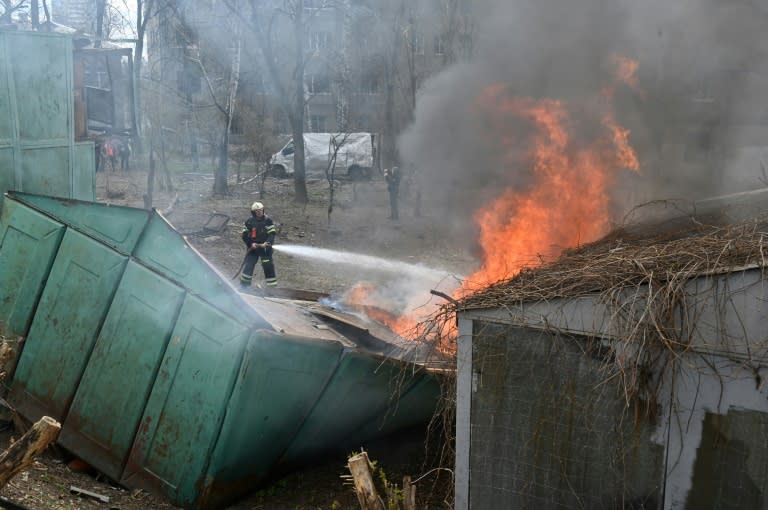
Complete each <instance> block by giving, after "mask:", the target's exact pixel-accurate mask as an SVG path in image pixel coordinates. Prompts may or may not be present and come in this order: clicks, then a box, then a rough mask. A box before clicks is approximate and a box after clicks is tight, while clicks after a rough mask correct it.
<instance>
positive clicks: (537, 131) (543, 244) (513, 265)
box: [345, 56, 642, 351]
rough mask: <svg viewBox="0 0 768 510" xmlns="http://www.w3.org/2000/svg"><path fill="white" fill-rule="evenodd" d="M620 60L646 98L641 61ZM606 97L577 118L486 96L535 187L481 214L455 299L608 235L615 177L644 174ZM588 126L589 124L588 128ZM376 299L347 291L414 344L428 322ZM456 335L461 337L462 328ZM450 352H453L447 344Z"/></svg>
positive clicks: (624, 75)
mask: <svg viewBox="0 0 768 510" xmlns="http://www.w3.org/2000/svg"><path fill="white" fill-rule="evenodd" d="M612 62H613V63H614V65H615V67H616V75H617V80H618V81H620V82H622V83H624V84H626V85H627V86H629V87H630V88H632V89H633V90H635V91H636V92H638V93H640V94H642V91H641V90H640V87H639V83H638V81H637V77H636V72H637V69H638V65H637V62H636V61H633V60H630V59H626V58H623V57H619V56H614V57H613V59H612ZM602 92H603V94H602V101H599V102H598V103H597V107H596V108H594V109H584V110H583V111H582V110H580V111H579V112H577V113H575V114H574V111H573V110H572V109H570V108H569V106H568V104H567V103H566V102H564V101H558V100H552V99H534V98H530V97H515V96H511V95H509V94H508V93H507V90H506V87H505V86H504V85H503V84H494V85H491V86H489V87H487V88H486V89H484V90H483V92H482V93H481V94H480V95H479V97H478V99H477V103H476V104H477V107H478V108H479V110H480V111H481V113H482V114H483V116H484V117H485V118H486V119H488V120H489V121H490V122H489V124H490V126H491V128H492V133H493V136H494V137H498V138H499V140H498V146H500V147H504V148H505V150H506V151H507V152H506V153H505V154H504V155H503V157H504V161H503V163H504V164H505V165H506V166H507V167H508V168H509V169H510V170H515V169H516V167H517V166H518V165H520V164H521V163H520V159H519V158H518V157H517V154H518V152H519V149H520V147H526V148H525V150H524V152H525V158H524V160H525V162H526V165H527V166H528V167H529V169H530V172H531V174H532V182H530V183H529V184H528V185H527V186H526V188H525V189H511V188H510V189H506V190H504V191H503V192H502V193H501V194H500V195H499V196H498V197H497V198H496V199H495V200H494V201H493V202H491V203H490V204H488V205H487V206H485V207H483V208H482V209H480V210H478V211H476V212H475V214H474V220H475V222H476V223H477V225H478V228H479V231H480V234H479V241H480V245H481V248H482V250H483V257H482V262H481V267H480V268H479V269H478V270H477V271H476V272H475V273H474V274H472V275H471V276H470V277H468V278H467V279H466V280H465V281H464V283H463V285H462V288H460V289H459V290H458V291H457V292H456V293H455V294H456V296H455V297H457V298H461V297H462V296H465V295H467V294H469V293H471V292H473V291H476V290H479V289H482V288H484V287H486V286H488V285H490V284H493V283H496V282H498V281H501V280H503V279H506V278H509V277H511V276H514V275H515V274H516V273H518V272H519V271H520V270H521V269H523V268H524V267H529V266H534V265H539V264H541V263H542V262H545V261H548V260H552V259H554V258H555V257H556V256H557V255H559V254H560V253H561V252H562V251H563V250H564V249H566V248H570V247H576V246H579V245H581V244H584V243H588V242H591V241H593V240H595V239H597V238H599V237H600V236H602V235H604V234H605V233H606V232H607V230H608V229H609V227H610V210H609V207H610V199H609V197H610V190H611V187H612V185H613V183H614V181H615V175H616V173H617V172H618V171H619V170H622V169H627V168H628V169H632V170H634V171H639V169H640V163H639V159H638V157H637V154H636V153H635V151H634V149H633V148H632V147H631V145H630V143H629V134H630V132H629V130H628V129H626V128H624V127H622V126H620V125H619V124H618V122H617V121H616V119H615V115H614V112H613V109H612V107H611V102H612V101H611V100H612V97H613V88H612V87H607V88H605V89H604V90H603V91H602ZM590 111H597V112H601V113H600V114H599V117H598V118H596V119H592V118H589V117H586V118H583V117H582V116H583V115H587V114H588V113H589V112H590ZM511 118H514V119H524V120H526V121H527V122H528V123H529V124H530V126H531V128H532V135H531V139H530V144H528V143H527V142H528V141H529V140H520V139H516V138H514V137H513V136H512V135H510V134H509V130H508V129H507V126H508V121H509V120H510V119H511ZM581 120H583V121H586V122H584V123H583V125H582V124H581V123H580V122H578V121H581ZM594 125H598V126H600V127H601V129H600V130H598V133H597V134H596V135H595V136H594V137H593V139H586V140H585V138H586V135H585V134H584V133H588V132H589V127H592V126H594ZM574 132H578V133H579V135H580V136H579V139H578V140H574V137H573V136H572V133H574ZM374 296H375V292H374V289H373V287H372V286H370V285H367V284H359V285H357V286H355V287H354V288H353V289H351V290H350V291H349V292H348V293H347V295H346V298H345V301H346V302H347V303H348V304H350V305H352V306H354V307H356V308H357V309H359V310H361V311H363V312H365V313H366V314H368V316H370V317H372V318H374V319H375V320H378V321H379V322H382V323H384V324H385V325H387V326H388V327H389V328H390V329H392V330H393V331H395V332H396V333H398V334H399V335H400V336H402V337H403V338H409V336H411V335H412V333H413V332H414V331H415V328H416V327H417V325H418V324H419V323H420V321H421V320H422V318H419V317H417V316H416V314H415V313H413V312H412V311H407V310H406V311H397V312H394V311H391V310H387V306H386V305H385V304H382V303H377V302H376V301H375V298H374ZM403 312H405V313H403ZM450 330H451V331H450V332H451V333H452V334H453V335H454V336H455V334H456V330H455V325H452V326H450ZM444 333H446V332H444ZM442 340H445V339H442ZM445 350H446V351H450V350H452V349H451V347H450V346H446V347H445Z"/></svg>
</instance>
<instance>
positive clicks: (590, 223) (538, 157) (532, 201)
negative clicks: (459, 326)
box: [457, 65, 640, 297]
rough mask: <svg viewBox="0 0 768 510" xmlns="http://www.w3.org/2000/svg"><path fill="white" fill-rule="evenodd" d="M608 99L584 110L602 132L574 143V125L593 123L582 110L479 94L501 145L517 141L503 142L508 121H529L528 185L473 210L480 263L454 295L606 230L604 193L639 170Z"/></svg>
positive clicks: (500, 90)
mask: <svg viewBox="0 0 768 510" xmlns="http://www.w3.org/2000/svg"><path fill="white" fill-rule="evenodd" d="M620 69H621V70H622V72H620V73H619V77H620V79H622V80H623V81H628V83H635V82H634V81H633V80H632V79H631V78H632V75H627V74H626V73H627V72H628V71H627V66H626V65H624V66H621V67H620ZM632 69H634V68H632ZM632 72H634V71H632ZM611 98H612V89H611V88H607V89H605V90H604V91H603V95H602V97H601V98H600V99H599V100H598V102H597V107H596V108H591V109H587V111H590V112H592V111H597V112H599V116H600V117H599V119H598V120H599V122H597V124H598V125H599V126H600V128H601V129H599V130H595V133H596V134H595V136H594V138H593V139H591V140H584V136H583V133H582V134H581V136H580V138H579V140H578V141H576V140H575V139H574V136H572V134H571V132H572V131H573V130H575V129H578V126H579V125H580V123H579V122H578V121H579V120H584V121H587V122H592V123H595V119H588V118H587V119H580V118H578V116H579V115H585V113H584V110H581V111H579V112H578V113H577V115H574V114H573V113H572V112H571V110H569V107H568V104H567V103H565V102H564V101H555V100H550V99H534V98H527V97H522V98H521V97H514V96H511V95H509V94H508V93H507V90H506V87H505V86H504V85H500V84H499V85H492V86H490V87H487V88H486V89H485V90H484V91H483V93H482V94H481V95H480V97H479V98H478V101H477V104H478V108H480V109H481V111H482V112H484V114H485V115H486V116H487V118H489V119H490V120H491V122H490V125H491V126H492V127H493V128H494V130H495V131H496V132H498V133H499V136H501V137H502V145H503V146H508V147H519V145H520V142H521V141H520V140H511V139H505V138H506V137H507V135H506V134H505V132H504V130H503V129H501V128H502V127H503V126H505V125H507V122H508V120H509V118H510V117H514V118H522V119H525V120H527V121H528V122H529V123H530V125H531V127H532V132H533V134H532V135H531V139H530V145H528V147H529V148H528V149H527V157H525V158H524V161H527V162H528V165H527V166H528V169H529V170H530V172H531V174H532V182H531V184H530V185H529V186H528V187H527V188H526V189H525V190H517V189H511V188H510V189H506V190H505V191H504V192H503V193H501V195H500V196H499V197H498V198H496V200H494V201H493V202H492V203H490V204H489V205H488V206H486V207H484V208H482V209H480V210H478V211H477V212H476V213H475V216H474V217H475V221H476V223H477V225H478V228H479V230H480V246H481V248H482V250H483V258H482V264H481V267H480V268H479V269H478V270H477V271H476V272H475V273H473V274H472V275H470V276H469V277H468V278H467V279H466V280H465V281H464V284H463V285H462V288H461V289H460V290H459V291H458V293H457V296H458V297H461V296H463V295H466V294H467V293H471V292H473V291H476V290H478V289H481V288H483V287H486V286H487V285H489V284H492V283H496V282H498V281H500V280H503V279H506V278H509V277H511V276H514V275H515V274H516V273H518V272H519V271H520V270H521V269H523V268H524V267H531V266H536V265H539V264H541V263H542V262H544V261H548V260H552V259H554V258H555V257H556V256H557V255H558V254H559V253H561V252H562V251H563V250H564V249H567V248H572V247H576V246H579V245H581V244H584V243H588V242H590V241H593V240H595V239H597V238H599V237H600V236H602V235H604V234H605V233H606V232H607V231H608V229H609V227H610V219H611V217H610V204H611V200H610V191H611V188H612V185H613V183H614V182H615V177H616V175H617V173H618V172H619V171H620V170H621V169H626V168H629V169H632V170H635V171H637V170H639V168H640V164H639V161H638V158H637V155H636V153H635V151H634V150H633V149H632V147H631V146H630V144H629V140H628V137H629V131H628V130H627V129H624V128H622V127H621V126H619V125H618V123H617V122H616V120H615V116H614V113H613V109H612V108H611ZM585 131H586V130H585ZM510 159H512V158H510ZM515 159H519V158H515ZM514 170H515V169H514V168H510V171H514Z"/></svg>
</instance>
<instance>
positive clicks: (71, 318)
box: [10, 230, 126, 421]
mask: <svg viewBox="0 0 768 510" xmlns="http://www.w3.org/2000/svg"><path fill="white" fill-rule="evenodd" d="M125 263H126V258H125V257H123V256H120V255H118V254H117V253H115V252H114V251H113V250H111V249H109V248H107V247H106V246H104V245H102V244H100V243H98V242H96V241H94V240H92V239H90V238H88V237H86V236H84V235H83V234H80V233H78V232H75V231H74V230H67V231H66V233H65V234H64V239H63V240H62V242H61V246H60V247H59V252H58V255H57V256H56V260H55V261H54V263H53V267H52V268H51V272H50V275H49V277H48V282H47V284H46V286H45V290H44V291H43V295H42V297H41V298H40V304H39V305H38V309H37V311H36V313H35V317H34V319H33V321H32V326H31V327H30V329H29V335H28V336H27V339H26V342H25V345H24V349H23V351H22V354H21V357H20V359H19V364H18V367H17V369H16V373H15V375H14V378H13V383H12V385H11V395H10V398H11V401H12V402H13V403H14V405H15V406H16V408H17V409H18V410H19V411H20V412H22V414H23V415H24V416H26V417H28V418H29V419H31V420H33V421H34V420H37V419H39V418H40V417H41V416H43V415H46V414H47V415H48V416H51V417H52V418H54V419H56V420H59V421H63V418H64V415H65V414H66V411H67V409H68V407H69V405H70V403H71V402H72V397H73V396H74V394H75V390H76V388H77V385H78V383H79V381H80V377H81V376H82V374H83V370H84V369H85V365H86V363H87V362H88V358H89V357H90V354H91V350H92V348H93V344H94V342H95V341H96V336H97V334H98V332H99V326H100V325H101V321H102V319H103V318H104V316H105V314H106V312H107V308H108V307H109V304H110V302H111V299H112V295H113V294H114V292H115V289H116V287H117V284H118V282H119V280H120V277H121V275H122V274H123V269H124V268H125Z"/></svg>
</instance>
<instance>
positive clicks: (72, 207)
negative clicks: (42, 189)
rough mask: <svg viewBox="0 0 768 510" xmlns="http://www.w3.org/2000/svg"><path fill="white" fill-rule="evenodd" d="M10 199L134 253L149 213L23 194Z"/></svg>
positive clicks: (17, 194) (110, 244)
mask: <svg viewBox="0 0 768 510" xmlns="http://www.w3.org/2000/svg"><path fill="white" fill-rule="evenodd" d="M13 197H14V198H15V199H16V200H20V201H23V202H25V203H28V204H30V205H32V206H34V207H36V208H38V209H40V210H41V211H43V212H45V213H46V214H49V215H51V216H53V217H54V218H58V219H60V220H61V221H62V222H64V223H66V224H67V225H71V226H73V227H75V228H77V229H79V230H82V231H83V232H85V233H87V234H89V235H91V236H93V237H95V238H96V239H98V240H100V241H102V242H103V243H105V244H107V245H109V246H113V247H114V248H117V249H118V250H120V251H121V252H124V253H130V252H132V251H133V249H134V247H135V246H136V243H137V242H138V240H139V237H141V232H142V230H143V229H144V226H145V224H146V223H147V219H148V218H149V211H145V210H143V209H135V208H132V207H121V206H115V205H108V204H99V203H92V202H75V201H72V200H69V199H61V198H54V197H46V196H41V195H28V194H26V193H13Z"/></svg>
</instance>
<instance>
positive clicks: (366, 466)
mask: <svg viewBox="0 0 768 510" xmlns="http://www.w3.org/2000/svg"><path fill="white" fill-rule="evenodd" d="M347 467H348V468H349V473H350V474H351V475H352V480H353V481H354V482H355V494H356V495H357V501H358V502H359V503H360V508H361V510H385V508H384V503H383V502H382V501H381V498H379V495H378V493H377V492H376V486H375V485H374V484H373V475H372V473H371V461H370V460H369V459H368V454H367V453H366V452H363V453H358V454H357V455H355V456H354V457H350V458H349V460H348V461H347Z"/></svg>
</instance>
